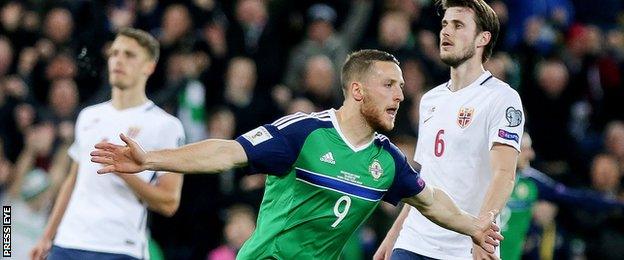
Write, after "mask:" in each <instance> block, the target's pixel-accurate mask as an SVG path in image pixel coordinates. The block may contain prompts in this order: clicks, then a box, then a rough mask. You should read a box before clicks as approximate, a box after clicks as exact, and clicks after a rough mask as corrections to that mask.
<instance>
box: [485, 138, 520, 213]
mask: <svg viewBox="0 0 624 260" xmlns="http://www.w3.org/2000/svg"><path fill="white" fill-rule="evenodd" d="M517 160H518V151H517V150H516V149H515V148H513V147H511V146H509V145H506V144H501V143H494V145H493V146H492V149H491V150H490V167H491V169H492V174H493V176H492V181H491V182H490V185H489V186H488V187H487V193H486V194H485V198H484V200H483V205H482V206H481V211H480V215H485V214H487V213H488V212H491V211H496V212H501V210H502V209H503V207H504V206H505V204H506V203H507V200H508V199H509V196H510V195H511V192H512V191H513V188H514V184H515V180H516V163H517Z"/></svg>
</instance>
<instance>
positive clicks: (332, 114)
mask: <svg viewBox="0 0 624 260" xmlns="http://www.w3.org/2000/svg"><path fill="white" fill-rule="evenodd" d="M329 116H330V118H331V122H332V125H334V128H335V129H336V132H338V135H340V138H341V139H342V142H344V143H345V144H346V145H347V146H349V148H351V150H352V151H353V152H356V153H357V152H359V151H362V150H364V149H366V148H368V146H370V145H371V144H372V143H373V141H375V134H376V133H375V134H373V138H371V140H370V142H368V143H366V144H363V145H360V146H359V147H355V146H354V145H353V144H351V143H350V142H349V140H347V137H345V135H344V134H343V133H342V130H341V129H340V125H338V119H337V118H336V110H335V109H333V108H332V109H330V110H329Z"/></svg>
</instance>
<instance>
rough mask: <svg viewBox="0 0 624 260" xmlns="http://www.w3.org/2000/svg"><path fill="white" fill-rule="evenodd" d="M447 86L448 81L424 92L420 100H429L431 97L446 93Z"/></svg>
mask: <svg viewBox="0 0 624 260" xmlns="http://www.w3.org/2000/svg"><path fill="white" fill-rule="evenodd" d="M447 85H448V81H447V82H444V83H442V84H440V85H437V86H435V87H434V88H432V89H430V90H428V91H426V92H425V94H423V96H422V99H425V98H429V97H431V96H436V95H439V94H443V93H445V92H448V88H447Z"/></svg>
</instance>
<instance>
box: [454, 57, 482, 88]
mask: <svg viewBox="0 0 624 260" xmlns="http://www.w3.org/2000/svg"><path fill="white" fill-rule="evenodd" d="M483 72H485V69H484V68H483V63H482V62H481V55H477V54H475V55H473V56H472V58H470V59H468V60H466V61H465V62H463V63H462V64H460V65H458V66H457V67H451V85H450V86H449V89H450V90H451V91H453V92H455V91H458V90H460V89H463V88H465V87H467V86H468V85H470V83H472V82H474V81H475V80H477V78H479V76H481V74H483Z"/></svg>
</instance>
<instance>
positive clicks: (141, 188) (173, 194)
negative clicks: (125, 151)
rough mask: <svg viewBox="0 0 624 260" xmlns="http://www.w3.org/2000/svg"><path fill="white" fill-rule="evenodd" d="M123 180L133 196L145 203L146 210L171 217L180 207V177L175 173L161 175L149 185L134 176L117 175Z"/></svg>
mask: <svg viewBox="0 0 624 260" xmlns="http://www.w3.org/2000/svg"><path fill="white" fill-rule="evenodd" d="M117 176H119V178H121V179H123V180H124V181H125V182H126V184H128V187H129V188H130V189H132V191H133V192H134V194H135V195H136V196H137V197H138V198H139V199H140V200H141V201H144V202H146V203H147V206H148V208H150V209H151V210H153V211H156V212H158V213H160V214H162V215H164V216H168V217H170V216H173V214H175V212H176V211H177V210H178V206H179V205H180V194H181V191H182V180H183V178H182V175H181V174H177V173H165V174H162V175H161V176H160V177H158V178H157V180H156V185H151V184H149V183H147V182H145V181H143V180H141V179H140V178H139V177H137V176H136V175H129V174H117Z"/></svg>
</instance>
